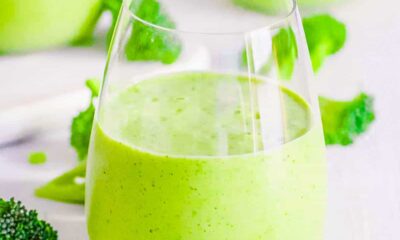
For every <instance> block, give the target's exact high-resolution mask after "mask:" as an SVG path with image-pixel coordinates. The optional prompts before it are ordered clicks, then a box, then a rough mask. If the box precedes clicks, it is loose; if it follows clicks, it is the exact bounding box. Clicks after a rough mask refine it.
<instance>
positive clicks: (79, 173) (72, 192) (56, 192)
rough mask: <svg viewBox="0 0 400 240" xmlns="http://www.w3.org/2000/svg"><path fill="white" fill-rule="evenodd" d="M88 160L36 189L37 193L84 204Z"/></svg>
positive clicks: (46, 196) (56, 199)
mask: <svg viewBox="0 0 400 240" xmlns="http://www.w3.org/2000/svg"><path fill="white" fill-rule="evenodd" d="M85 176H86V161H83V162H81V163H79V165H78V166H76V167H75V168H73V169H72V170H70V171H68V172H66V173H64V174H62V175H61V176H59V177H57V178H55V179H54V180H52V181H50V182H49V183H47V184H45V185H44V186H41V187H39V188H37V189H36V191H35V195H36V196H38V197H41V198H46V199H51V200H55V201H60V202H67V203H79V204H83V203H84V200H85V182H84V181H85Z"/></svg>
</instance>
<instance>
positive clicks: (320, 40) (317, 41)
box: [303, 14, 346, 72]
mask: <svg viewBox="0 0 400 240" xmlns="http://www.w3.org/2000/svg"><path fill="white" fill-rule="evenodd" d="M303 26H304V32H305V34H306V39H307V45H308V49H309V51H310V56H311V61H312V65H313V69H314V72H317V71H318V70H319V69H320V67H321V66H322V64H323V62H324V60H325V58H326V57H327V56H329V55H332V54H335V53H337V52H338V51H339V50H340V49H342V48H343V46H344V43H345V42H346V26H345V25H344V24H343V23H341V22H340V21H338V20H336V19H335V18H333V17H331V16H329V15H327V14H322V15H316V16H312V17H309V18H304V19H303Z"/></svg>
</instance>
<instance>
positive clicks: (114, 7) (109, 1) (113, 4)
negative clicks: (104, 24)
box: [103, 0, 122, 46]
mask: <svg viewBox="0 0 400 240" xmlns="http://www.w3.org/2000/svg"><path fill="white" fill-rule="evenodd" d="M121 5H122V0H103V9H104V10H105V11H110V13H111V17H112V23H111V26H110V28H109V30H108V32H107V37H106V43H107V46H110V43H111V39H112V36H113V34H114V29H115V25H116V24H117V20H118V15H119V11H120V9H121Z"/></svg>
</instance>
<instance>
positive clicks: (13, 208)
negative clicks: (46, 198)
mask: <svg viewBox="0 0 400 240" xmlns="http://www.w3.org/2000/svg"><path fill="white" fill-rule="evenodd" d="M57 238H58V236H57V231H55V230H54V229H53V227H52V226H51V225H50V224H48V223H47V222H45V221H43V220H40V219H39V217H38V214H37V212H36V211H34V210H27V209H26V208H25V206H23V205H22V203H21V202H19V201H15V200H14V198H11V199H10V200H9V201H6V200H4V199H2V198H0V239H1V240H56V239H57Z"/></svg>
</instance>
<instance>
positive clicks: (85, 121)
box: [70, 80, 100, 160]
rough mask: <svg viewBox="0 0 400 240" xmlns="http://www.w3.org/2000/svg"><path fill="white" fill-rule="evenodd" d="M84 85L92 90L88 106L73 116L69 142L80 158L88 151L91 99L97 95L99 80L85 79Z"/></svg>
mask: <svg viewBox="0 0 400 240" xmlns="http://www.w3.org/2000/svg"><path fill="white" fill-rule="evenodd" d="M86 86H87V87H88V88H89V89H90V91H91V92H92V96H91V100H90V104H89V107H87V108H86V109H85V110H84V111H82V112H80V113H79V114H78V116H76V117H74V119H73V120H72V125H71V138H70V143H71V146H72V147H73V148H74V149H75V151H76V152H77V154H78V157H79V159H80V160H84V159H86V156H87V153H88V149H89V141H90V133H91V131H92V125H93V119H94V113H95V107H94V104H93V99H94V98H96V97H97V96H98V95H99V89H100V82H99V81H98V80H88V81H86Z"/></svg>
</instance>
